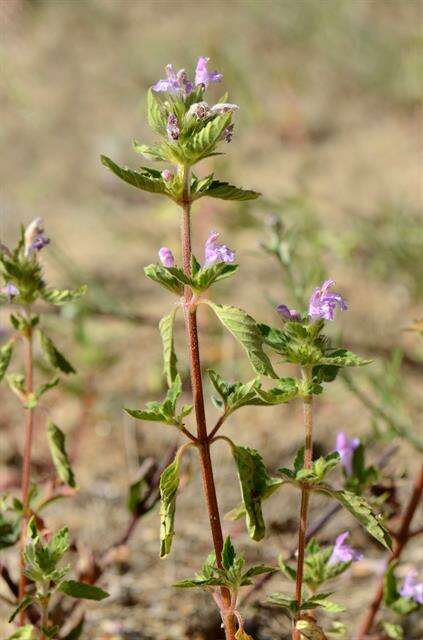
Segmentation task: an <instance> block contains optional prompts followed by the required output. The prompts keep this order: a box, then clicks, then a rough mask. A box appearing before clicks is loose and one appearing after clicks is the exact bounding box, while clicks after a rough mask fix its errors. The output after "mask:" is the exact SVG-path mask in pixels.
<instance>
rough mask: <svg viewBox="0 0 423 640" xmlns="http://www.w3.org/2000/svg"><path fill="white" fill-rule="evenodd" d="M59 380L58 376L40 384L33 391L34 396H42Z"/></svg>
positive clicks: (55, 385)
mask: <svg viewBox="0 0 423 640" xmlns="http://www.w3.org/2000/svg"><path fill="white" fill-rule="evenodd" d="M59 382H60V378H54V379H53V380H50V381H49V382H45V383H44V384H42V385H40V386H39V387H38V389H37V391H36V392H35V397H36V398H37V399H38V398H41V396H43V395H44V394H45V393H46V392H47V391H50V389H53V388H54V387H57V385H58V384H59Z"/></svg>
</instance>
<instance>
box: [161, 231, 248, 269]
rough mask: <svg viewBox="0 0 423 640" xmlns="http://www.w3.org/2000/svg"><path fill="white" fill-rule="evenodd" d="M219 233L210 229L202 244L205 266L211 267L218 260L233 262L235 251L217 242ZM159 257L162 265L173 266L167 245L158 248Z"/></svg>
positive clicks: (173, 260) (172, 259)
mask: <svg viewBox="0 0 423 640" xmlns="http://www.w3.org/2000/svg"><path fill="white" fill-rule="evenodd" d="M219 235H220V234H219V233H217V232H216V231H211V232H210V235H209V237H208V238H207V240H206V243H205V245H204V257H205V262H204V266H205V267H211V266H212V265H213V264H217V263H218V262H226V263H229V262H234V260H235V251H232V249H230V248H229V247H228V246H227V245H226V244H219V243H218V242H217V239H218V237H219ZM159 259H160V262H161V263H162V265H163V266H164V267H168V268H170V267H174V266H175V258H174V256H173V253H172V251H171V250H170V249H169V248H168V247H162V248H161V249H160V250H159Z"/></svg>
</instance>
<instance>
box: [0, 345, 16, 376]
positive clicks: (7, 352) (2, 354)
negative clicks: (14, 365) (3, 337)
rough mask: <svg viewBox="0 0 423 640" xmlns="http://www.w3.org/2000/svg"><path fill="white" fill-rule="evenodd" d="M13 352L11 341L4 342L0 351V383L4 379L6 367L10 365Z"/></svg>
mask: <svg viewBox="0 0 423 640" xmlns="http://www.w3.org/2000/svg"><path fill="white" fill-rule="evenodd" d="M12 352H13V340H9V342H6V344H4V345H3V346H2V347H1V349H0V382H1V381H2V380H3V378H4V374H5V373H6V371H7V367H8V366H9V364H10V360H11V358H12Z"/></svg>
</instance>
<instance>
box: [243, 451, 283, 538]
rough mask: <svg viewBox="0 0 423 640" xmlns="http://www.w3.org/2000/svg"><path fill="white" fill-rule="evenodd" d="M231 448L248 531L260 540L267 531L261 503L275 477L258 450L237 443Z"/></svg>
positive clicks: (251, 535) (252, 536)
mask: <svg viewBox="0 0 423 640" xmlns="http://www.w3.org/2000/svg"><path fill="white" fill-rule="evenodd" d="M231 449H232V453H233V456H234V460H235V464H236V467H237V472H238V478H239V483H240V488H241V494H242V499H243V504H244V507H245V513H246V524H247V529H248V533H249V535H250V537H251V538H252V539H253V540H256V541H258V540H261V539H262V538H263V537H264V534H265V531H266V527H265V523H264V519H263V513H262V507H261V504H262V501H263V500H264V499H265V498H266V497H267V495H268V490H269V487H270V486H272V485H273V484H274V480H275V479H274V478H272V477H271V476H270V475H269V474H268V472H267V469H266V467H265V466H264V463H263V459H262V458H261V456H260V454H259V453H258V451H256V450H255V449H250V448H249V447H241V446H237V445H232V446H231ZM278 482H280V480H278Z"/></svg>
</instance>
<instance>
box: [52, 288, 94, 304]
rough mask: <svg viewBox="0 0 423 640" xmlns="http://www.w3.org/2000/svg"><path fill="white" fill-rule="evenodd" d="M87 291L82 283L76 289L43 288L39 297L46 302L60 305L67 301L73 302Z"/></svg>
mask: <svg viewBox="0 0 423 640" xmlns="http://www.w3.org/2000/svg"><path fill="white" fill-rule="evenodd" d="M86 291H87V286H86V285H83V286H82V287H79V288H78V289H74V290H71V289H48V290H47V289H43V290H42V291H41V297H42V298H43V300H45V301H46V302H50V303H51V304H56V305H62V304H67V303H68V302H75V301H76V300H79V299H80V298H82V296H83V295H85V293H86Z"/></svg>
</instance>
